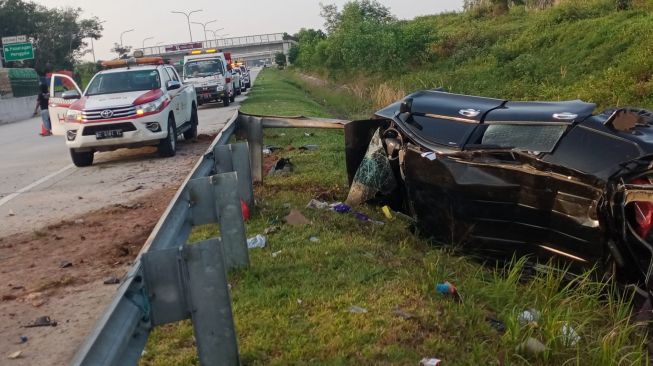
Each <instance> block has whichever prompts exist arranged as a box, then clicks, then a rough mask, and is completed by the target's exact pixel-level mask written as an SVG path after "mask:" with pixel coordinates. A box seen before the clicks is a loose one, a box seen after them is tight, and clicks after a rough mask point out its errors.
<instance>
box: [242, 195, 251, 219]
mask: <svg viewBox="0 0 653 366" xmlns="http://www.w3.org/2000/svg"><path fill="white" fill-rule="evenodd" d="M240 210H241V212H242V213H243V221H247V220H249V206H247V203H246V202H245V201H243V200H242V199H241V200H240Z"/></svg>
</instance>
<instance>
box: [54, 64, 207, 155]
mask: <svg viewBox="0 0 653 366" xmlns="http://www.w3.org/2000/svg"><path fill="white" fill-rule="evenodd" d="M135 56H142V55H139V54H136V55H135ZM102 66H103V67H104V68H105V70H103V71H100V72H98V73H97V74H95V76H93V78H92V79H91V81H90V83H89V84H88V86H87V88H86V90H85V91H84V92H83V93H82V91H81V89H80V88H79V86H78V85H77V83H75V81H74V80H73V79H72V78H70V77H69V76H67V75H63V74H53V75H52V78H51V80H50V105H49V113H50V120H51V121H52V133H53V134H55V135H64V136H66V145H67V146H68V148H69V149H70V156H71V158H72V161H73V163H74V164H75V165H76V166H78V167H84V166H89V165H92V164H93V157H94V154H95V152H97V151H110V150H116V149H120V148H132V147H142V146H148V145H155V146H157V149H158V153H159V155H160V156H162V157H170V156H174V155H175V154H176V151H177V136H179V135H183V136H184V139H194V138H196V137H197V125H198V123H199V122H198V117H197V102H196V94H195V89H194V88H193V87H192V86H189V85H185V84H183V83H182V82H181V79H180V77H179V75H178V74H177V71H176V70H175V69H174V67H172V66H171V65H168V64H166V63H165V62H164V60H163V59H162V58H160V57H132V58H130V59H120V60H113V61H105V62H103V63H102ZM55 86H57V87H55ZM62 86H63V88H62ZM62 89H64V90H62ZM65 89H68V90H65Z"/></svg>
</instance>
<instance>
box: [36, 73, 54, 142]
mask: <svg viewBox="0 0 653 366" xmlns="http://www.w3.org/2000/svg"><path fill="white" fill-rule="evenodd" d="M49 101H50V93H49V92H48V86H47V85H46V84H41V92H40V93H39V95H38V97H37V98H36V107H34V115H35V116H36V115H37V111H38V109H39V108H41V120H42V121H43V127H44V128H45V130H44V129H43V128H42V129H41V133H39V135H41V136H50V135H52V131H51V130H52V125H51V124H50V113H49V112H48V103H49Z"/></svg>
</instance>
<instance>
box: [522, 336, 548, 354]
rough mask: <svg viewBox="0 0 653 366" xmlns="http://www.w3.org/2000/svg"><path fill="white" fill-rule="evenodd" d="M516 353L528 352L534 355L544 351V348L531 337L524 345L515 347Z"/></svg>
mask: <svg viewBox="0 0 653 366" xmlns="http://www.w3.org/2000/svg"><path fill="white" fill-rule="evenodd" d="M516 351H517V352H528V353H531V354H534V355H537V354H540V353H542V352H544V351H546V346H545V345H544V344H543V343H542V342H540V341H538V340H537V339H535V338H533V337H529V338H528V339H527V340H526V341H524V343H522V344H520V345H518V346H517V349H516Z"/></svg>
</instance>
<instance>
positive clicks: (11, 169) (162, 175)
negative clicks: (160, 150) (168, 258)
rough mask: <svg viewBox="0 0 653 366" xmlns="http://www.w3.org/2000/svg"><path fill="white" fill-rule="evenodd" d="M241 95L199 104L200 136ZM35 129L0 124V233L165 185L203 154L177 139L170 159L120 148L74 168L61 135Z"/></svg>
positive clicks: (219, 122) (217, 125) (35, 125)
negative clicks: (224, 101)
mask: <svg viewBox="0 0 653 366" xmlns="http://www.w3.org/2000/svg"><path fill="white" fill-rule="evenodd" d="M256 76H257V71H256V70H252V78H253V79H255V78H256ZM245 97H246V96H245V95H243V96H240V97H237V98H236V103H232V104H231V106H229V107H226V108H225V107H222V106H221V104H208V105H204V106H201V107H200V109H199V134H200V135H201V134H207V135H211V134H215V133H217V132H219V131H220V129H221V128H222V127H223V126H224V124H225V123H226V122H227V121H228V120H229V118H230V117H231V116H232V115H233V113H234V111H235V110H237V109H238V108H239V105H240V103H239V102H240V101H242V100H243V99H244V98H245ZM39 131H40V119H39V118H32V119H29V120H26V121H21V122H16V123H11V124H6V125H0V156H1V157H2V158H0V237H3V236H6V235H10V234H14V233H17V232H22V231H32V230H37V229H38V228H40V227H43V226H44V225H48V224H51V223H56V222H58V221H61V220H63V219H65V218H67V217H72V216H76V215H79V214H83V213H85V212H88V211H90V210H95V209H99V208H102V207H105V206H107V205H109V204H116V203H122V202H126V201H129V200H132V199H134V198H136V197H139V196H142V195H144V194H147V193H149V192H151V191H153V190H155V189H159V188H163V187H166V186H167V185H168V184H170V178H171V177H172V176H175V177H177V176H182V177H183V176H185V174H187V170H188V167H189V166H192V164H194V162H195V161H196V160H197V158H198V156H199V155H200V154H201V153H202V152H203V150H202V151H198V149H199V148H198V146H196V145H199V144H193V143H191V142H185V141H180V143H179V144H178V152H177V156H175V157H173V158H167V159H162V158H159V157H158V156H157V154H156V149H155V148H152V147H147V148H141V149H121V150H117V151H113V152H103V153H96V156H95V162H94V164H93V166H91V167H88V168H77V167H75V166H73V165H72V163H71V160H70V156H69V152H68V149H67V148H66V145H65V142H64V137H63V136H48V137H41V136H39V135H38V133H39ZM202 147H203V148H205V147H204V145H202ZM200 150H201V149H200Z"/></svg>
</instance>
